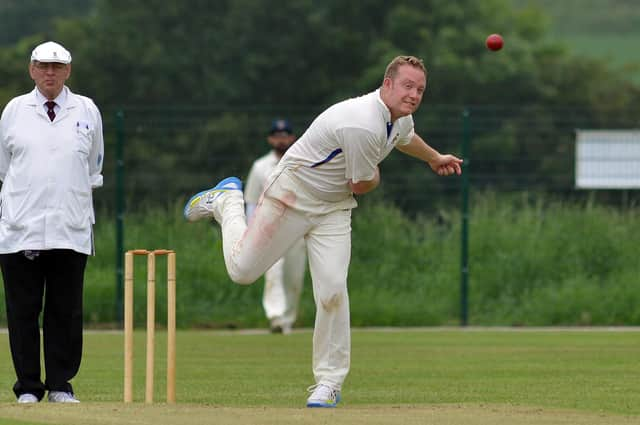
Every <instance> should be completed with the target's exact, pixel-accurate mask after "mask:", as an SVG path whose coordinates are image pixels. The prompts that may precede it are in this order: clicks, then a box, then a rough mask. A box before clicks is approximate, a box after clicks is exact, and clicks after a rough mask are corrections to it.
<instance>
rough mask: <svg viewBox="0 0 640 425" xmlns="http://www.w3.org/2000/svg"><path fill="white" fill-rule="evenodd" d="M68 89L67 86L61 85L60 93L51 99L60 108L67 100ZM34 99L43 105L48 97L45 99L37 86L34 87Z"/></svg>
mask: <svg viewBox="0 0 640 425" xmlns="http://www.w3.org/2000/svg"><path fill="white" fill-rule="evenodd" d="M68 91H69V89H68V88H67V86H64V87H62V90H60V94H58V96H57V97H56V98H55V99H53V101H54V102H56V105H58V106H59V107H61V108H62V106H63V105H64V104H65V103H66V101H67V97H68ZM36 100H37V101H38V103H39V104H41V105H44V103H45V102H48V101H49V99H47V98H46V97H45V95H43V94H42V93H40V90H38V87H36Z"/></svg>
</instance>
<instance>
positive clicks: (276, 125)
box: [269, 119, 293, 134]
mask: <svg viewBox="0 0 640 425" xmlns="http://www.w3.org/2000/svg"><path fill="white" fill-rule="evenodd" d="M281 131H282V132H285V133H289V134H292V133H293V129H292V128H291V124H290V123H289V121H287V120H285V119H277V120H273V122H272V123H271V131H269V134H273V133H279V132H281Z"/></svg>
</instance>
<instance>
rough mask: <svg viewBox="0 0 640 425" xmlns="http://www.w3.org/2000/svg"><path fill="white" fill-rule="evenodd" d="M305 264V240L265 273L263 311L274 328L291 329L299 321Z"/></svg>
mask: <svg viewBox="0 0 640 425" xmlns="http://www.w3.org/2000/svg"><path fill="white" fill-rule="evenodd" d="M306 264H307V255H306V248H305V244H304V239H299V240H297V241H296V242H295V243H294V245H293V246H292V247H291V248H290V249H289V250H288V251H287V252H286V254H285V255H284V256H283V257H282V258H280V259H279V260H278V261H276V262H275V264H274V265H273V266H271V268H270V269H269V270H267V271H266V272H265V274H264V291H263V293H262V307H263V308H264V312H265V315H266V316H267V319H269V321H270V323H271V326H272V327H273V326H281V327H283V328H289V329H290V328H291V327H292V326H293V324H294V322H295V321H296V317H297V315H298V306H299V304H300V294H301V293H302V286H303V284H304V272H305V269H306Z"/></svg>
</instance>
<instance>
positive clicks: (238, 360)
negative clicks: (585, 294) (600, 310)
mask: <svg viewBox="0 0 640 425" xmlns="http://www.w3.org/2000/svg"><path fill="white" fill-rule="evenodd" d="M165 336H166V335H165V334H164V333H163V332H159V333H158V334H157V335H156V379H155V383H156V385H155V400H156V402H157V404H154V405H146V404H145V403H143V397H144V369H145V365H144V359H145V347H144V344H145V336H144V332H142V331H137V333H136V342H135V368H134V369H135V375H134V397H135V402H134V403H133V404H130V405H125V404H124V403H122V402H121V400H122V385H123V382H122V381H123V335H122V333H121V332H115V331H114V332H108V331H107V332H102V331H87V332H86V334H85V350H84V353H85V354H84V359H83V364H82V367H81V370H80V373H79V375H78V376H77V377H76V379H75V380H74V382H73V384H74V388H75V390H76V394H77V396H78V398H79V399H80V400H81V401H82V403H81V404H80V405H76V406H70V405H65V406H61V405H52V404H48V403H46V402H43V403H40V404H38V405H32V406H20V405H17V404H16V403H15V399H14V397H13V394H12V392H11V387H12V385H13V382H14V379H15V378H14V372H13V368H12V365H11V360H10V354H9V346H8V345H9V343H8V336H7V334H6V332H2V333H0V425H6V424H11V425H26V424H32V425H33V424H66V425H70V424H71V425H73V424H85V423H91V424H95V425H101V424H112V423H113V424H115V423H118V424H154V425H164V424H175V423H189V424H194V425H199V424H207V423H214V422H215V423H239V424H252V423H265V424H271V423H273V424H288V423H291V424H293V423H296V424H300V423H303V424H305V423H310V424H311V423H349V424H360V423H362V424H365V423H366V424H371V423H372V424H378V423H379V424H386V423H402V424H406V423H408V424H412V423H416V424H418V423H444V424H448V423H451V424H454V423H465V424H472V425H473V424H500V423H504V424H516V425H518V424H529V423H531V424H533V423H536V424H546V423H549V424H564V423H567V424H596V425H598V424H627V423H628V424H632V423H640V329H637V328H629V329H593V330H586V329H569V330H566V329H562V330H558V329H523V330H516V329H495V328H494V329H474V328H471V329H455V328H431V329H371V330H365V329H354V331H353V334H352V366H351V373H350V374H349V376H348V378H347V381H346V382H345V385H344V388H343V402H342V403H341V404H340V405H339V407H338V408H337V409H330V410H331V411H327V410H328V409H326V410H325V409H320V410H323V411H322V412H320V411H318V410H317V409H306V408H304V402H305V400H306V396H307V394H306V391H305V390H306V387H307V386H309V385H311V384H312V383H313V382H312V374H311V338H312V333H311V331H309V330H302V331H298V332H295V333H294V334H292V335H290V336H282V335H270V334H267V333H265V332H241V331H237V332H233V331H230V332H224V331H179V332H178V337H177V391H176V392H177V399H178V402H177V404H176V405H167V404H165V403H163V401H164V397H165V392H164V391H165V385H166V380H165V371H164V368H165V366H166V362H165V359H166V346H165V345H164V343H165V341H166V339H165ZM214 418H215V419H216V420H215V421H214V422H212V420H213V419H214Z"/></svg>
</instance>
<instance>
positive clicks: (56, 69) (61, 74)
mask: <svg viewBox="0 0 640 425" xmlns="http://www.w3.org/2000/svg"><path fill="white" fill-rule="evenodd" d="M29 75H31V79H32V80H33V81H34V82H35V83H36V87H38V90H40V93H42V94H43V95H45V96H46V98H47V99H49V100H53V99H55V98H56V97H57V96H58V95H59V94H60V92H61V91H62V87H64V83H65V81H67V79H68V78H69V76H70V75H71V64H64V63H59V62H38V61H33V62H31V63H30V64H29Z"/></svg>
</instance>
